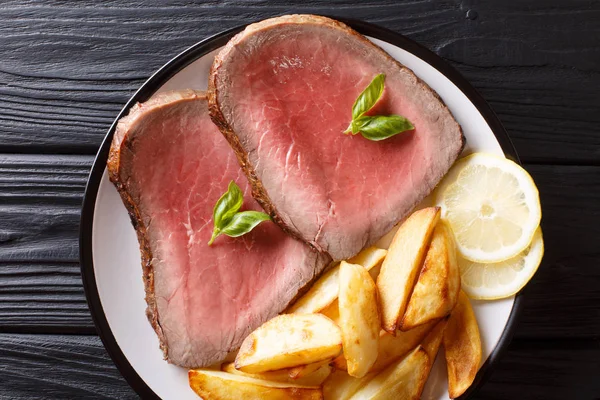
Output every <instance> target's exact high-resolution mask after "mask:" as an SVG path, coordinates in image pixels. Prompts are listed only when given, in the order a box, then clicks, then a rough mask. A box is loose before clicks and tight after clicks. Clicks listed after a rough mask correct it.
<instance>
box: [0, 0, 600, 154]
mask: <svg viewBox="0 0 600 400" xmlns="http://www.w3.org/2000/svg"><path fill="white" fill-rule="evenodd" d="M0 11H1V12H0V54H2V55H3V57H1V58H0V152H37V153H75V152H76V153H86V154H94V153H95V152H96V150H97V147H98V145H99V144H100V142H101V140H102V138H103V136H104V134H105V133H106V131H107V129H108V128H109V126H110V124H111V123H112V120H113V119H114V117H115V115H117V113H118V111H119V110H120V109H121V107H122V106H123V105H124V104H125V102H126V101H127V99H128V98H129V97H130V96H131V95H132V94H133V92H134V91H135V90H136V89H137V88H138V87H139V86H140V85H141V83H143V81H144V80H145V79H146V78H147V77H149V76H150V75H151V74H152V72H154V71H155V70H156V69H158V68H159V67H160V66H161V65H163V64H164V63H165V62H167V61H168V60H169V59H170V58H172V57H173V56H175V55H176V54H177V53H179V52H180V51H182V50H184V49H185V48H187V47H188V46H190V45H192V44H194V43H196V42H197V41H199V40H201V39H204V38H206V37H208V36H210V35H212V34H215V33H218V32H220V31H222V30H224V29H227V28H231V27H233V26H236V25H239V24H242V23H248V22H251V21H255V20H258V19H261V18H266V17H269V16H273V15H279V14H285V13H291V12H296V13H317V14H328V15H336V16H340V17H349V18H360V19H364V20H366V21H369V22H374V23H377V24H380V25H382V26H384V27H386V28H389V29H391V30H393V31H396V32H399V33H402V34H404V35H406V36H408V37H410V38H412V39H415V40H417V41H418V42H420V43H422V44H424V45H426V46H427V47H429V48H430V49H432V50H433V51H435V52H436V53H438V54H440V55H441V56H442V57H444V58H446V59H447V60H449V61H450V62H451V63H452V64H453V65H454V66H455V67H456V68H457V69H458V70H459V71H460V72H461V73H463V74H464V75H465V77H466V78H467V79H469V80H470V81H471V82H472V83H473V85H474V86H475V87H476V88H478V89H479V90H480V91H481V92H482V94H483V95H484V97H485V98H486V99H487V100H488V101H489V102H490V103H491V105H492V107H493V108H494V109H495V110H496V112H497V113H498V114H499V116H500V119H501V120H502V121H503V122H504V123H505V124H506V127H507V129H508V131H509V132H510V134H511V136H512V138H513V139H514V142H515V144H516V146H517V149H518V151H519V153H520V154H521V156H522V158H523V159H524V160H525V161H530V162H548V161H553V162H560V163H571V164H572V163H587V164H600V150H599V149H600V146H599V145H600V135H599V132H600V130H599V128H598V125H599V124H598V122H599V119H600V112H599V111H600V92H598V91H597V90H590V88H592V87H599V86H600V74H599V71H600V67H599V64H598V63H597V60H598V59H600V46H598V42H597V39H596V38H597V37H598V24H597V23H594V22H595V21H596V22H597V21H598V18H599V17H600V3H599V2H590V1H578V0H573V1H563V2H560V1H550V2H549V1H545V0H532V1H527V2H518V1H509V2H491V1H474V0H468V1H467V0H464V1H458V0H455V1H442V2H440V1H431V0H417V1H410V2H395V1H389V0H377V1H370V2H363V3H354V4H352V3H349V2H347V1H339V0H338V1H329V2H319V1H315V0H309V1H302V2H299V1H297V2H294V1H285V0H272V1H256V0H255V1H239V0H236V1H232V0H229V1H208V2H198V3H196V4H194V3H191V2H188V1H172V2H169V3H168V5H167V4H165V3H164V2H161V1H158V0H153V1H145V2H140V1H128V2H121V1H115V0H112V1H105V2H102V3H98V2H95V1H91V0H84V1H77V2H49V1H48V2H38V1H32V0H25V1H22V0H19V1H5V2H3V4H2V5H0Z"/></svg>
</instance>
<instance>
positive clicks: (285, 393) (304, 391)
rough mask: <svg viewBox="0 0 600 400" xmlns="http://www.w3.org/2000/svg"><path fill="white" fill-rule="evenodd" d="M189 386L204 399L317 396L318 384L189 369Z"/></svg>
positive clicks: (311, 398) (301, 398)
mask: <svg viewBox="0 0 600 400" xmlns="http://www.w3.org/2000/svg"><path fill="white" fill-rule="evenodd" d="M188 378H189V382H190V387H191V388H192V390H193V391H194V392H196V393H197V394H198V395H199V396H200V397H202V398H203V399H204V400H231V399H274V400H287V399H297V400H319V399H322V398H323V395H322V392H321V388H319V387H311V386H300V385H294V384H290V383H281V382H270V381H265V380H261V379H254V378H248V377H246V376H241V375H234V374H229V373H227V372H222V371H213V370H202V369H197V370H190V371H189V372H188Z"/></svg>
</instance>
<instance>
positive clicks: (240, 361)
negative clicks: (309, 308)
mask: <svg viewBox="0 0 600 400" xmlns="http://www.w3.org/2000/svg"><path fill="white" fill-rule="evenodd" d="M341 351H342V334H341V332H340V329H339V328H338V326H337V325H336V324H334V323H333V321H331V320H330V319H329V318H327V317H326V316H324V315H322V314H283V315H279V316H277V317H275V318H273V319H271V320H269V321H267V322H265V323H264V324H263V325H261V326H260V327H259V328H258V329H256V330H255V331H254V332H252V333H251V334H250V335H248V336H247V337H246V339H244V341H243V342H242V346H241V347H240V351H239V352H238V355H237V357H236V358H235V367H236V368H237V369H239V370H241V371H243V372H249V373H259V372H266V371H273V370H278V369H284V368H292V367H297V366H300V365H306V364H312V363H316V362H319V361H324V360H328V359H332V358H334V357H337V356H338V355H339V354H340V352H341Z"/></svg>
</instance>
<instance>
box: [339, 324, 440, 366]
mask: <svg viewBox="0 0 600 400" xmlns="http://www.w3.org/2000/svg"><path fill="white" fill-rule="evenodd" d="M435 324H436V322H435V321H433V322H429V323H427V324H424V325H421V326H418V327H416V328H415V329H411V330H410V331H406V332H402V331H398V332H397V334H396V336H393V335H390V334H389V333H387V332H386V331H381V332H380V334H379V350H378V351H377V353H378V356H377V360H376V361H375V364H373V366H372V367H371V371H381V370H382V369H384V368H386V367H387V366H389V365H390V364H392V363H394V362H395V361H397V360H399V359H400V358H402V357H404V356H405V355H406V354H408V352H410V351H411V350H413V349H414V348H415V347H416V346H418V345H419V343H421V341H422V340H423V339H424V338H425V336H426V335H427V334H428V333H429V331H431V329H433V327H434V326H435ZM336 366H337V365H336Z"/></svg>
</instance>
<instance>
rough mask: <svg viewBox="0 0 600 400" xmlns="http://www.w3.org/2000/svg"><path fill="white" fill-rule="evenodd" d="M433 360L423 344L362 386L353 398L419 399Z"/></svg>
mask: <svg viewBox="0 0 600 400" xmlns="http://www.w3.org/2000/svg"><path fill="white" fill-rule="evenodd" d="M430 364H431V361H430V360H429V356H428V355H427V352H426V351H425V350H424V349H423V347H422V346H418V347H417V348H416V349H414V350H413V351H412V352H411V353H409V354H408V355H407V356H406V357H404V358H403V359H402V360H400V361H398V362H396V363H394V364H392V365H390V366H389V367H387V368H386V369H384V370H383V371H381V372H380V373H379V374H378V375H377V376H375V377H374V378H373V379H371V380H370V381H369V383H367V384H366V385H364V386H363V387H362V388H360V389H359V390H358V391H357V392H356V393H355V394H354V395H353V396H352V397H351V399H356V400H362V399H369V400H387V399H389V400H397V399H407V400H408V399H410V400H418V399H419V398H420V397H421V393H422V392H423V388H424V387H425V382H427V376H428V375H429V368H430Z"/></svg>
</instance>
